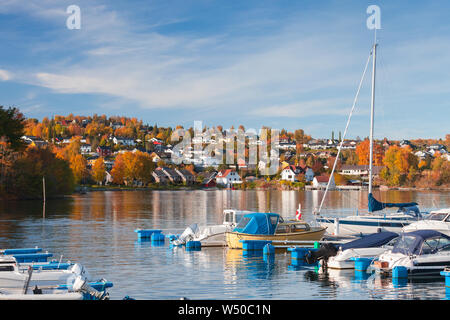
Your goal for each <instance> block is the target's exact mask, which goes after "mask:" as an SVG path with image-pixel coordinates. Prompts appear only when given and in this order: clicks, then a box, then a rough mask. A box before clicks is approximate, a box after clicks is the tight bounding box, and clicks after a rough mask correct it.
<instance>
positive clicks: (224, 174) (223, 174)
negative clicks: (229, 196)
mask: <svg viewBox="0 0 450 320" xmlns="http://www.w3.org/2000/svg"><path fill="white" fill-rule="evenodd" d="M216 183H217V184H218V185H222V186H226V187H231V185H233V184H236V183H242V180H241V177H240V176H239V174H238V173H237V172H236V171H233V170H231V169H227V170H222V171H220V172H219V173H218V174H217V176H216Z"/></svg>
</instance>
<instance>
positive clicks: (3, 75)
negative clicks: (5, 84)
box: [0, 69, 12, 81]
mask: <svg viewBox="0 0 450 320" xmlns="http://www.w3.org/2000/svg"><path fill="white" fill-rule="evenodd" d="M11 77H12V75H11V73H10V72H8V71H6V70H3V69H0V80H2V81H8V80H10V79H11Z"/></svg>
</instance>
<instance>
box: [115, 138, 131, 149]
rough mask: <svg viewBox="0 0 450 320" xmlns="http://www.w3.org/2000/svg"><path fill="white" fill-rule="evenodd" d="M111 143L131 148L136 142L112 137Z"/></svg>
mask: <svg viewBox="0 0 450 320" xmlns="http://www.w3.org/2000/svg"><path fill="white" fill-rule="evenodd" d="M113 142H114V144H121V145H124V146H131V147H134V146H135V145H136V142H135V141H134V139H132V138H124V137H114V138H113Z"/></svg>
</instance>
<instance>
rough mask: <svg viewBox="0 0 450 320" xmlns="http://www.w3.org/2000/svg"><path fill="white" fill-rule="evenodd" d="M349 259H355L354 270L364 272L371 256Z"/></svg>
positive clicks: (370, 261)
mask: <svg viewBox="0 0 450 320" xmlns="http://www.w3.org/2000/svg"><path fill="white" fill-rule="evenodd" d="M350 260H353V261H355V272H358V271H359V272H366V271H367V268H368V267H369V266H370V264H371V263H372V261H373V259H372V258H361V257H352V258H350Z"/></svg>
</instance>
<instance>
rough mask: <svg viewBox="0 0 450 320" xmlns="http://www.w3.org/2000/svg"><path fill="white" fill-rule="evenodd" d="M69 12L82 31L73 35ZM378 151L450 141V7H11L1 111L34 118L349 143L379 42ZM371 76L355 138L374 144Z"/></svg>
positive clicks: (122, 0) (1, 64) (93, 2)
mask: <svg viewBox="0 0 450 320" xmlns="http://www.w3.org/2000/svg"><path fill="white" fill-rule="evenodd" d="M70 5H76V6H78V7H79V8H80V28H79V29H69V28H68V27H67V20H68V19H70V16H71V12H69V13H67V11H66V10H67V8H68V7H69V6H70ZM369 5H378V6H379V7H380V12H381V29H380V30H377V39H378V44H379V46H378V52H377V72H376V76H377V77H376V91H375V92H376V100H375V101H376V102H375V129H374V131H375V132H374V136H375V138H376V139H382V138H384V137H387V138H388V139H396V140H398V139H416V138H433V139H438V138H445V135H446V134H448V133H450V130H449V124H448V123H449V119H450V102H449V101H450V54H449V52H450V19H449V18H448V12H449V11H450V3H449V2H448V1H432V0H431V1H400V0H398V1H363V0H346V1H342V0H340V1H325V0H316V1H312V0H296V1H293V0H289V1H288V0H271V1H269V0H258V1H254V0H215V1H214V0H115V1H110V0H68V1H66V0H38V1H34V0H0V46H1V50H0V105H3V106H5V107H10V106H13V107H17V108H19V110H20V111H21V112H22V113H23V114H24V115H25V116H26V117H27V118H37V119H39V120H42V118H43V117H52V116H54V115H68V114H71V113H72V114H74V115H85V116H89V115H93V114H98V115H102V114H106V115H107V116H116V115H117V116H128V117H136V118H138V119H141V120H143V122H144V123H148V124H150V125H152V124H155V123H156V124H158V126H172V127H175V126H176V125H182V126H184V127H185V128H188V127H193V126H194V121H202V123H203V125H205V126H216V125H222V126H223V128H225V129H226V128H230V127H231V126H234V127H238V126H239V125H244V127H245V128H246V129H250V128H253V129H256V130H259V129H260V128H261V127H262V126H269V127H272V128H274V129H280V130H281V129H283V128H284V129H287V130H288V131H291V130H295V129H299V128H301V129H303V130H304V131H305V133H306V134H309V135H312V136H313V137H316V138H329V137H331V134H332V132H333V131H334V133H335V137H337V135H338V132H339V131H341V132H344V129H345V125H346V123H347V118H348V115H349V113H350V110H351V107H352V103H353V100H354V98H355V94H356V91H357V88H358V84H359V81H360V79H361V76H362V73H363V70H364V66H365V64H366V61H367V59H368V57H369V54H370V50H371V47H372V44H373V41H374V30H369V29H368V28H367V25H366V20H367V19H368V17H369V16H370V15H369V14H368V13H367V12H366V10H367V7H368V6H369ZM370 71H371V70H369V71H368V73H367V75H366V77H365V79H364V82H363V86H362V89H361V93H360V96H359V99H358V100H357V104H356V109H355V113H354V114H353V117H352V119H351V122H350V126H349V129H348V133H347V136H346V137H347V138H355V137H361V138H364V137H367V136H368V135H369V126H370V85H371V72H370Z"/></svg>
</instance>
